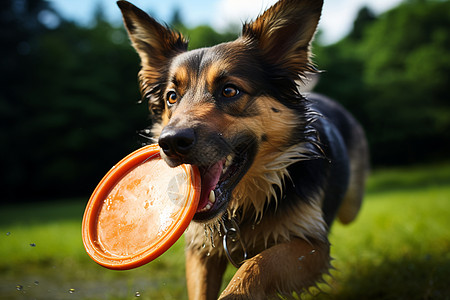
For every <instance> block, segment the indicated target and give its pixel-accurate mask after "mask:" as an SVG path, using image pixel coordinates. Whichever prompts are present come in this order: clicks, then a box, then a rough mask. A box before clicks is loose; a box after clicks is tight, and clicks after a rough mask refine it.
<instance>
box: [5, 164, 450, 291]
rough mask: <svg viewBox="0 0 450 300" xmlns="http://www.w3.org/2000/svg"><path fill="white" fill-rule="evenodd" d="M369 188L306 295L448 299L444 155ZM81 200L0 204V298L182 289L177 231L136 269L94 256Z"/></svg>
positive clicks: (448, 195) (380, 178)
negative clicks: (86, 241) (86, 240)
mask: <svg viewBox="0 0 450 300" xmlns="http://www.w3.org/2000/svg"><path fill="white" fill-rule="evenodd" d="M367 190H368V193H367V197H366V199H365V202H364V206H363V208H362V211H361V213H360V215H359V216H358V219H357V220H356V221H355V222H354V223H352V224H350V225H348V226H343V225H341V224H339V223H335V224H334V225H333V228H332V232H331V235H330V240H331V243H332V256H333V258H334V260H333V266H334V267H335V268H336V269H335V270H333V271H332V272H331V274H332V277H331V276H328V277H326V280H327V282H328V285H320V288H321V290H322V292H320V291H319V290H318V289H313V290H312V291H311V292H312V294H313V296H306V298H313V299H450V285H449V282H450V281H449V278H450V163H446V164H441V165H432V166H420V167H408V168H398V169H385V170H377V171H374V172H373V173H372V176H371V178H370V181H369V184H368V189H367ZM86 201H87V199H71V200H65V201H60V202H51V203H35V204H18V205H15V206H3V207H1V209H0V257H1V259H0V299H5V300H6V299H186V298H187V296H186V291H185V290H186V283H185V279H184V257H183V247H184V245H183V241H182V240H180V241H179V242H178V243H176V244H175V245H174V246H173V247H172V248H171V249H170V250H169V251H168V252H166V253H165V254H164V255H162V256H161V257H160V258H158V259H156V260H155V261H153V262H151V263H149V264H147V265H146V266H143V267H140V268H137V269H134V270H129V271H111V270H108V269H105V268H102V267H100V266H98V265H96V264H95V263H94V262H93V261H92V260H91V259H90V258H89V257H88V256H87V254H86V253H85V251H84V248H83V246H82V242H81V234H80V232H81V218H82V214H83V211H84V206H85V204H86ZM233 271H234V270H233V268H229V269H228V270H227V273H226V276H225V278H226V279H229V278H230V277H231V276H232V274H233ZM136 292H138V293H139V295H140V296H139V297H136Z"/></svg>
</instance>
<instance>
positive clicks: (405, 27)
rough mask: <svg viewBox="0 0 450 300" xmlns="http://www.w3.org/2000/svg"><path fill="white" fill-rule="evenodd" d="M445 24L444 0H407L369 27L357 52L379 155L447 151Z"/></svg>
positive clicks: (448, 42)
mask: <svg viewBox="0 0 450 300" xmlns="http://www.w3.org/2000/svg"><path fill="white" fill-rule="evenodd" d="M449 28H450V2H449V1H411V2H406V3H404V4H402V5H400V6H399V7H397V8H395V9H393V10H391V11H389V12H387V13H386V14H384V15H383V16H382V17H381V18H380V20H379V21H378V22H376V23H375V24H374V25H373V26H372V27H371V28H370V30H369V31H368V34H367V37H366V38H365V39H364V41H363V43H362V45H361V53H362V54H361V55H362V57H364V59H365V67H364V80H365V82H366V85H367V86H368V88H369V90H370V92H371V94H372V100H371V101H370V103H368V104H369V106H368V109H369V110H370V112H371V118H372V126H371V130H372V141H373V143H374V144H375V145H377V147H379V149H383V151H384V153H380V154H382V156H383V157H385V158H387V157H392V158H393V159H406V160H407V161H418V160H422V159H423V157H427V156H428V157H433V156H435V155H438V156H444V155H446V154H447V153H448V152H449V151H450V148H449V146H450V145H449V143H446V142H444V141H448V140H450V103H449V101H448V95H447V91H448V87H449V86H450V36H449V34H448V29H449ZM379 149H378V151H379ZM389 149H395V151H396V153H392V152H391V153H390V152H389ZM393 154H394V155H393ZM394 157H395V158H394Z"/></svg>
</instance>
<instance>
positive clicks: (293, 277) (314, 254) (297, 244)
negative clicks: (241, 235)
mask: <svg viewBox="0 0 450 300" xmlns="http://www.w3.org/2000/svg"><path fill="white" fill-rule="evenodd" d="M328 268H329V244H328V242H315V243H308V242H306V241H305V240H302V239H297V238H296V239H293V240H292V241H291V242H289V243H283V244H278V245H276V246H273V247H271V248H269V249H267V250H264V251H263V252H261V253H259V254H258V255H256V256H254V257H253V258H251V259H249V260H247V261H246V262H245V263H244V264H243V265H242V266H241V267H240V268H239V269H238V270H237V272H236V274H235V275H234V277H233V279H232V280H231V281H230V283H229V284H228V286H227V288H226V289H225V290H224V291H223V292H222V294H221V296H220V298H219V299H221V300H225V299H226V300H230V299H255V300H256V299H267V298H270V297H271V296H275V295H276V294H277V293H279V294H282V295H283V294H284V295H290V294H292V292H294V291H297V292H301V291H302V290H303V289H304V288H307V287H309V286H312V285H314V283H316V282H317V281H318V280H319V279H321V277H322V274H324V273H326V272H328Z"/></svg>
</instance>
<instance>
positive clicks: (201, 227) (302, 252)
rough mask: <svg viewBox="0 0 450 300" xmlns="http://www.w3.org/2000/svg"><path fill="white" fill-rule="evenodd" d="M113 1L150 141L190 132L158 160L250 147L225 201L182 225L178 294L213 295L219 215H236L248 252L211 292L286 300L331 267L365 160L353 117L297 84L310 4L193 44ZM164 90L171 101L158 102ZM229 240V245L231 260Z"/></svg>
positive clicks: (281, 5) (315, 4)
mask: <svg viewBox="0 0 450 300" xmlns="http://www.w3.org/2000/svg"><path fill="white" fill-rule="evenodd" d="M118 4H119V7H120V8H121V10H122V13H123V16H124V22H125V25H126V28H127V30H128V33H129V36H130V39H131V41H132V44H133V46H134V47H135V49H136V50H137V52H138V54H139V56H140V58H141V63H142V69H141V71H140V72H139V82H140V87H141V92H142V95H143V97H144V98H145V99H147V101H148V103H149V109H150V112H151V116H152V119H153V126H152V129H151V132H152V135H153V137H154V139H158V137H159V136H160V134H161V132H163V130H167V129H168V128H169V129H172V130H177V129H178V128H193V130H195V133H196V144H195V146H194V149H193V151H191V152H189V153H188V154H186V155H185V156H183V157H182V158H175V157H172V158H170V157H165V159H166V161H167V163H168V164H169V165H171V166H175V165H177V164H180V163H191V164H194V165H205V164H208V163H213V162H215V161H218V160H220V159H222V158H223V157H225V156H226V155H228V154H229V152H230V151H236V149H239V151H248V152H249V156H251V160H250V162H249V166H248V170H246V173H245V175H243V177H242V178H240V181H239V182H238V183H237V185H236V186H235V187H234V189H233V190H232V197H231V200H230V201H229V203H228V204H227V206H226V209H224V210H223V211H221V213H220V214H218V215H217V216H216V217H215V218H213V219H210V220H205V221H204V222H192V223H191V225H190V227H189V228H188V230H187V232H186V235H185V236H186V272H187V273H186V277H187V284H188V294H189V298H190V299H217V297H218V293H219V289H220V286H221V281H222V275H223V272H224V271H225V268H226V265H227V263H228V260H227V258H226V256H225V253H224V248H223V247H222V245H221V240H222V234H223V233H224V226H225V227H226V225H225V223H226V222H227V220H228V219H234V220H236V221H237V223H238V226H239V228H240V232H241V237H240V239H241V241H242V243H243V244H244V245H245V246H246V248H247V250H248V254H249V259H247V260H246V261H245V262H243V264H242V265H241V266H240V267H239V269H238V270H237V272H236V274H235V275H234V277H233V279H232V280H231V281H230V283H229V284H228V286H227V288H226V289H225V290H224V291H223V292H222V294H221V295H220V299H267V298H270V297H277V296H278V295H284V296H287V297H290V296H292V293H293V292H297V293H299V294H300V293H302V292H303V291H304V290H305V289H308V288H309V287H311V286H313V285H315V284H316V283H317V282H320V281H321V280H322V277H323V275H324V274H327V273H328V270H329V269H330V257H329V242H328V238H327V234H328V230H329V228H330V226H331V223H332V221H333V219H334V218H335V217H336V216H337V217H338V218H339V219H340V220H341V221H342V222H343V223H349V222H351V221H352V220H353V219H354V218H355V217H356V215H357V213H358V210H359V208H360V205H361V201H362V197H363V191H364V182H365V178H366V173H367V169H368V150H367V144H366V140H365V136H364V132H363V130H362V129H361V127H360V125H359V124H358V123H357V122H356V121H355V120H354V118H353V117H352V116H351V115H350V114H349V113H348V112H346V111H345V110H344V109H343V108H342V107H341V106H340V105H338V104H337V103H335V102H333V101H332V100H330V99H327V98H325V97H323V96H320V95H314V94H311V95H309V96H308V97H307V98H306V97H305V96H304V95H302V94H301V93H300V92H299V86H298V82H299V81H300V82H301V81H305V80H306V79H307V78H306V74H308V73H311V72H314V70H315V69H314V67H313V66H312V64H311V62H310V55H311V54H310V41H311V39H312V38H313V35H314V33H315V31H316V26H317V23H318V21H319V18H320V12H321V8H322V3H321V1H314V0H281V1H279V2H278V3H276V4H275V5H274V6H273V7H271V8H269V9H268V10H267V11H266V12H264V14H263V15H261V16H260V17H258V18H257V19H256V20H255V21H254V22H251V23H248V24H245V25H244V27H243V31H242V35H241V36H240V37H239V38H238V39H237V40H236V41H233V42H229V43H224V44H220V45H217V46H215V47H211V48H204V49H198V50H194V51H187V41H186V40H185V39H184V38H183V37H182V36H181V35H180V34H179V33H176V32H174V31H171V30H170V29H168V28H166V27H165V26H162V25H160V24H159V23H157V22H156V21H155V20H154V19H153V18H151V17H149V16H148V15H147V14H145V13H144V12H142V11H141V10H139V9H138V8H136V7H134V6H133V5H131V4H130V3H128V2H126V1H119V2H118ZM227 82H232V83H233V85H235V86H238V87H239V88H240V89H242V90H243V91H244V92H243V94H242V95H241V96H239V98H237V99H235V100H236V101H226V100H227V99H225V100H224V99H222V98H221V96H220V94H218V91H219V93H220V89H221V88H222V87H223V86H224V84H225V83H227ZM172 89H173V90H176V91H177V93H178V94H179V95H182V99H181V100H180V101H178V102H177V103H176V105H175V106H173V107H169V106H168V103H167V101H166V93H167V91H170V90H172ZM236 145H238V146H240V147H237V148H235V146H236ZM242 145H248V146H247V148H246V149H242ZM162 156H163V157H164V153H162ZM239 245H240V244H239V243H236V245H235V247H234V248H232V250H231V255H232V256H233V257H235V259H236V260H237V261H240V260H241V259H242V249H240V246H239Z"/></svg>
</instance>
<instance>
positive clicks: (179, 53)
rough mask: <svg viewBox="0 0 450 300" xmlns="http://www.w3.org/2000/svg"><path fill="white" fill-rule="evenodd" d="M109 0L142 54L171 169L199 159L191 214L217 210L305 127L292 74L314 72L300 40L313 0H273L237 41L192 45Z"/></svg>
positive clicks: (309, 33) (306, 37) (315, 12)
mask: <svg viewBox="0 0 450 300" xmlns="http://www.w3.org/2000/svg"><path fill="white" fill-rule="evenodd" d="M118 5H119V7H120V9H121V10H122V14H123V18H124V22H125V25H126V28H127V30H128V33H129V36H130V39H131V41H132V44H133V46H134V47H135V49H136V50H137V52H138V54H139V56H140V58H141V63H142V69H141V71H140V72H139V80H140V87H141V93H142V95H143V97H145V98H146V99H147V100H148V103H149V108H150V112H151V114H152V117H153V120H154V127H153V134H154V135H155V137H156V138H158V139H159V140H158V142H159V145H160V147H161V149H162V151H161V155H162V157H163V158H164V160H165V161H166V162H167V164H168V165H169V166H171V167H175V166H177V165H179V164H182V163H187V164H193V165H196V166H198V168H199V170H200V172H201V175H202V192H201V198H200V202H199V206H198V210H197V213H196V214H195V217H194V219H195V220H198V221H204V220H210V219H212V218H215V217H217V216H220V215H221V214H222V213H223V212H224V211H226V209H227V208H229V205H230V201H231V202H233V201H238V200H234V199H233V200H232V198H233V195H232V194H233V193H232V192H233V189H235V188H236V186H237V185H245V184H246V181H247V182H249V181H251V180H252V176H261V174H257V175H256V173H258V172H259V173H260V166H261V165H264V164H268V163H270V160H271V159H273V157H274V156H273V155H274V153H278V152H282V151H285V150H286V149H287V148H288V147H290V146H292V145H293V144H295V143H299V142H300V141H301V139H302V135H304V132H305V130H306V129H305V128H306V125H307V124H308V122H309V121H308V118H309V117H308V114H307V111H308V107H307V105H306V103H305V100H304V99H303V97H302V96H301V95H300V94H299V92H298V89H297V83H296V82H297V81H298V80H299V79H300V80H301V78H302V77H303V76H304V75H305V73H306V72H311V71H313V70H314V68H313V67H312V65H311V63H310V52H309V48H310V41H311V39H312V37H313V35H314V33H315V31H316V26H317V23H318V21H319V18H320V13H321V8H322V1H321V0H281V1H279V2H278V3H276V4H275V5H274V6H272V7H271V8H269V9H268V10H267V11H265V12H264V13H263V14H262V15H261V16H259V17H258V18H257V19H256V20H255V21H254V22H251V23H248V24H245V25H244V27H243V31H242V35H241V36H240V37H239V38H238V39H237V40H235V41H233V42H228V43H224V44H219V45H216V46H214V47H210V48H203V49H197V50H193V51H187V44H188V43H187V41H186V40H185V39H184V38H183V36H182V35H181V34H179V33H176V32H174V31H172V30H170V29H168V28H167V27H165V26H162V25H160V24H159V23H158V22H156V21H155V20H154V19H153V18H151V17H150V16H148V15H147V14H146V13H144V12H143V11H141V10H140V9H138V8H136V7H135V6H133V5H132V4H130V3H128V2H126V1H119V2H118ZM244 188H245V187H244ZM234 205H238V204H234Z"/></svg>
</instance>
